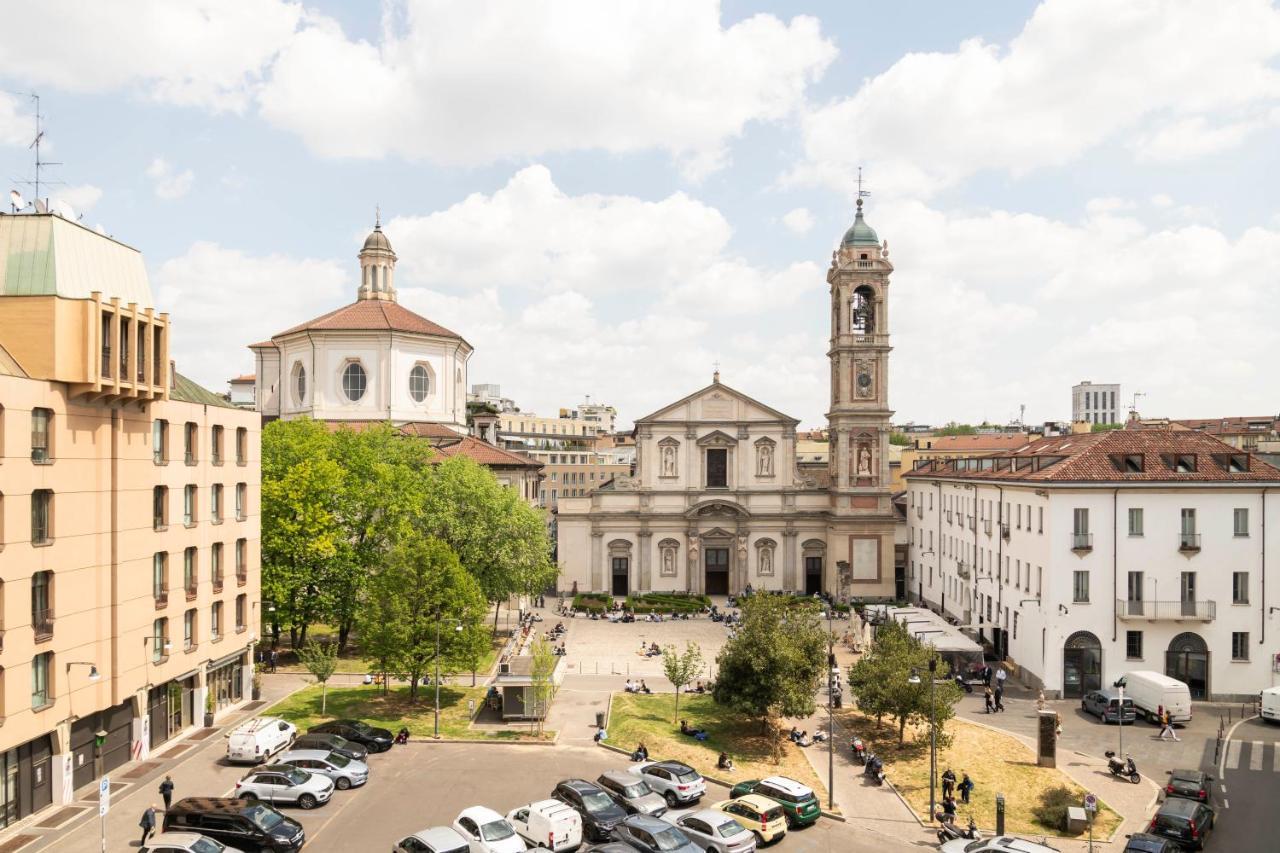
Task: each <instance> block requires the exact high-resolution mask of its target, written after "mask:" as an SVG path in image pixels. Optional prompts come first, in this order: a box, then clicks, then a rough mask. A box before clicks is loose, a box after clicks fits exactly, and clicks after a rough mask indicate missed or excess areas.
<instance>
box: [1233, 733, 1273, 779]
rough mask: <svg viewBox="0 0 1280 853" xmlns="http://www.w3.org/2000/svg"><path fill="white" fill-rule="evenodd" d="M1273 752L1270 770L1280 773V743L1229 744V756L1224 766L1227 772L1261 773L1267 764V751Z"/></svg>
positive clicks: (1244, 741) (1240, 741) (1251, 742)
mask: <svg viewBox="0 0 1280 853" xmlns="http://www.w3.org/2000/svg"><path fill="white" fill-rule="evenodd" d="M1268 750H1270V752H1271V762H1270V765H1271V766H1270V768H1269V769H1270V770H1271V772H1272V773H1280V741H1261V740H1233V741H1230V742H1228V743H1227V754H1226V757H1225V759H1224V760H1223V766H1224V768H1225V769H1227V770H1240V769H1242V767H1241V765H1242V763H1244V764H1245V765H1246V768H1245V769H1248V770H1251V771H1256V772H1261V771H1262V769H1263V766H1264V765H1265V764H1267V751H1268Z"/></svg>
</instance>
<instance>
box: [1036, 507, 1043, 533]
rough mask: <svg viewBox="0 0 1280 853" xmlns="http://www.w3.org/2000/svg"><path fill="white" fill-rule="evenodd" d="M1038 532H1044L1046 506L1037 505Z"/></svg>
mask: <svg viewBox="0 0 1280 853" xmlns="http://www.w3.org/2000/svg"><path fill="white" fill-rule="evenodd" d="M1036 523H1037V528H1036V533H1044V507H1042V506H1041V507H1036Z"/></svg>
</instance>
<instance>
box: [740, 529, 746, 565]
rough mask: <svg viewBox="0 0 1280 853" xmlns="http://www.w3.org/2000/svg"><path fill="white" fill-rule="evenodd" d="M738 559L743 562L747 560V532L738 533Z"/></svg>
mask: <svg viewBox="0 0 1280 853" xmlns="http://www.w3.org/2000/svg"><path fill="white" fill-rule="evenodd" d="M738 559H739V560H741V561H742V562H743V563H744V564H745V563H746V561H747V534H745V533H739V534H738Z"/></svg>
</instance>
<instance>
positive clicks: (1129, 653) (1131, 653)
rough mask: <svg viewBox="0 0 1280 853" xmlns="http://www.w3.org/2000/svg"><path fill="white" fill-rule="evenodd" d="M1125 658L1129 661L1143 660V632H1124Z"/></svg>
mask: <svg viewBox="0 0 1280 853" xmlns="http://www.w3.org/2000/svg"><path fill="white" fill-rule="evenodd" d="M1124 656H1125V657H1126V658H1128V659H1129V660H1142V632H1141V631H1125V632H1124Z"/></svg>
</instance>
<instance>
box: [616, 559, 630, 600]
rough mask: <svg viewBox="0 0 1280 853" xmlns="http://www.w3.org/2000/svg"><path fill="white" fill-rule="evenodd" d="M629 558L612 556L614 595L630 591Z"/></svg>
mask: <svg viewBox="0 0 1280 853" xmlns="http://www.w3.org/2000/svg"><path fill="white" fill-rule="evenodd" d="M630 586H631V560H630V559H629V558H627V557H614V558H613V587H612V592H613V594H614V595H626V594H627V593H629V592H630V591H631V589H630Z"/></svg>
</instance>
